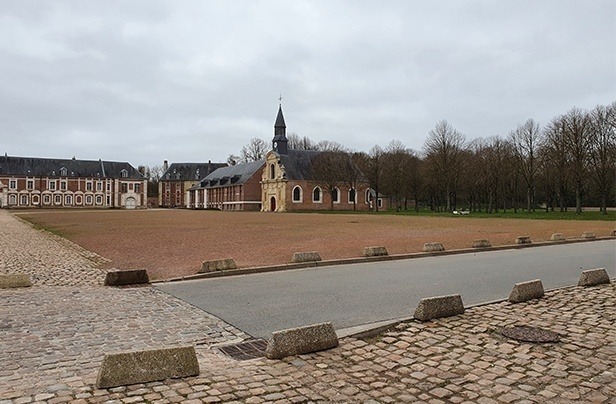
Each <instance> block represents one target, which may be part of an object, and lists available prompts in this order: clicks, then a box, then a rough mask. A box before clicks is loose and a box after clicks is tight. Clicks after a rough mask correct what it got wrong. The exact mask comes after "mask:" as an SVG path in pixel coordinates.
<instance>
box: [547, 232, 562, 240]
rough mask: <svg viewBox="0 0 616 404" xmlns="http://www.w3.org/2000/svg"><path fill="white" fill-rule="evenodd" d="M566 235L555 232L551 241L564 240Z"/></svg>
mask: <svg viewBox="0 0 616 404" xmlns="http://www.w3.org/2000/svg"><path fill="white" fill-rule="evenodd" d="M564 240H565V235H564V234H562V233H554V234H552V237H550V241H564Z"/></svg>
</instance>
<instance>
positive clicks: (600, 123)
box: [590, 102, 616, 215]
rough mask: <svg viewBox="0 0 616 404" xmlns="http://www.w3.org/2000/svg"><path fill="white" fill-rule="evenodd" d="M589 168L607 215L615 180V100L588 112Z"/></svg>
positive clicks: (602, 208) (603, 209)
mask: <svg viewBox="0 0 616 404" xmlns="http://www.w3.org/2000/svg"><path fill="white" fill-rule="evenodd" d="M590 137H591V144H592V147H591V151H590V168H591V177H592V179H593V181H594V183H595V185H596V186H597V191H598V194H599V198H600V203H601V212H603V214H604V215H607V201H608V199H609V198H610V196H609V195H610V193H612V192H613V190H614V182H615V181H616V178H615V177H616V102H614V103H612V104H611V105H608V106H601V105H599V106H597V107H595V109H593V110H592V111H591V112H590Z"/></svg>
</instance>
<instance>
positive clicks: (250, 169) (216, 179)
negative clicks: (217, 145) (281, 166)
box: [200, 160, 265, 188]
mask: <svg viewBox="0 0 616 404" xmlns="http://www.w3.org/2000/svg"><path fill="white" fill-rule="evenodd" d="M263 164H265V161H263V160H259V161H251V162H250V163H242V164H236V165H234V166H227V167H223V168H219V169H217V170H215V171H213V172H212V173H211V174H210V175H208V176H207V177H205V178H204V179H202V180H201V183H200V187H201V188H216V187H224V186H229V185H240V184H243V183H245V182H246V181H248V180H249V179H250V178H251V177H252V176H253V175H254V174H255V173H256V172H257V171H259V169H260V168H261V167H263Z"/></svg>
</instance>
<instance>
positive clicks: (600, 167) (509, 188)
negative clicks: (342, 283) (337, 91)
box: [367, 102, 616, 213]
mask: <svg viewBox="0 0 616 404" xmlns="http://www.w3.org/2000/svg"><path fill="white" fill-rule="evenodd" d="M367 157H368V159H371V160H372V161H373V162H376V161H382V163H381V166H382V174H381V176H380V178H379V179H378V180H377V181H374V182H373V184H375V185H376V184H379V183H380V184H381V185H382V186H381V190H382V192H383V193H384V194H385V195H388V196H390V197H391V198H392V202H393V203H395V204H396V206H397V207H398V208H402V203H405V204H406V201H407V200H413V201H418V202H419V203H421V201H423V202H424V203H425V204H427V205H428V206H429V207H430V208H431V209H433V210H437V211H441V210H445V211H452V210H454V209H457V208H468V209H470V210H471V211H482V210H485V211H487V212H490V213H491V212H498V211H499V210H503V211H506V210H510V209H512V210H514V211H518V210H519V209H524V210H527V211H529V212H530V211H532V210H535V209H537V208H539V207H542V208H544V209H546V210H554V209H559V210H561V211H565V210H567V207H568V206H575V209H576V212H577V213H581V211H582V206H583V205H589V204H590V205H598V206H600V209H601V211H602V212H604V213H607V207H608V206H614V205H615V199H616V197H615V195H616V102H615V103H612V104H611V105H608V106H601V105H600V106H597V107H596V108H594V109H593V110H591V111H584V110H581V109H578V108H573V109H571V110H570V111H568V112H567V113H565V114H563V115H560V116H557V117H555V118H553V119H552V120H551V121H550V122H549V123H548V124H547V125H545V126H544V127H541V126H540V125H539V124H538V123H537V122H536V121H534V120H533V119H529V120H527V121H526V122H524V123H522V124H520V125H518V127H517V128H515V129H514V130H512V131H511V132H510V133H509V135H508V136H506V137H501V136H494V137H490V138H487V139H483V138H480V139H475V140H472V141H467V139H466V138H465V136H464V135H462V134H461V133H460V132H459V131H457V130H456V129H455V128H454V127H453V126H452V125H451V124H450V123H448V122H447V121H444V120H443V121H440V122H438V123H437V124H436V125H435V127H434V129H432V130H431V131H430V132H429V133H428V138H427V139H426V141H425V144H424V150H423V154H422V155H421V156H420V155H418V153H416V152H414V151H412V150H405V149H404V147H403V146H402V145H401V144H400V143H399V142H392V143H390V145H389V146H388V147H387V148H386V149H385V150H380V149H378V148H373V149H372V150H371V152H370V153H369V154H368V156H367ZM373 164H374V163H373ZM401 173H402V174H401ZM371 181H372V180H371ZM400 181H402V182H400ZM404 207H406V206H404ZM416 208H418V205H417V206H416Z"/></svg>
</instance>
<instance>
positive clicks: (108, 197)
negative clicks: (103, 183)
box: [107, 195, 111, 206]
mask: <svg viewBox="0 0 616 404" xmlns="http://www.w3.org/2000/svg"><path fill="white" fill-rule="evenodd" d="M107 206H111V196H109V195H107Z"/></svg>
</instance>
